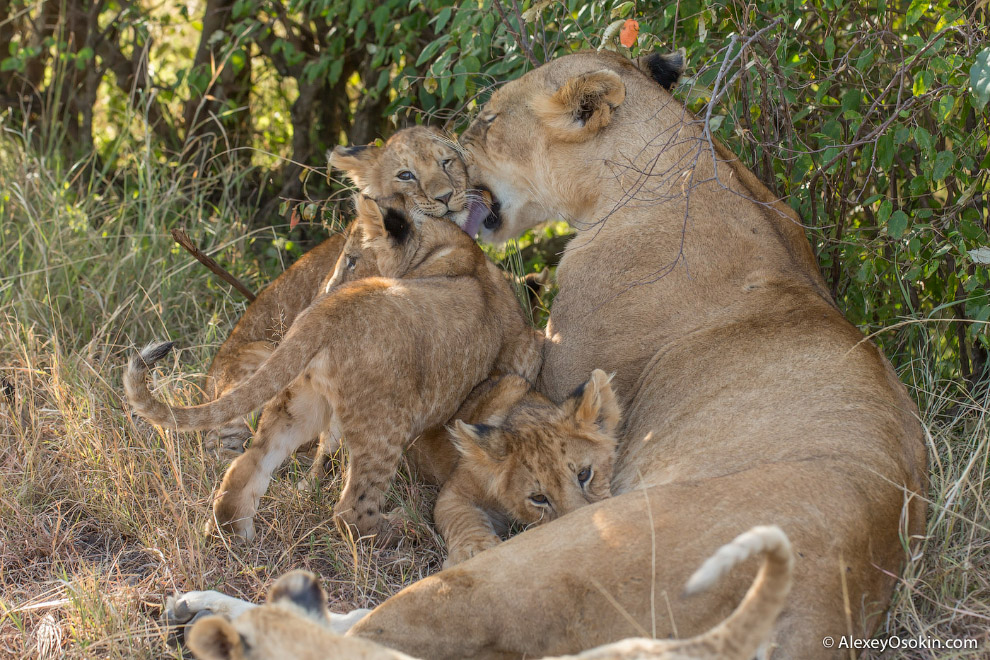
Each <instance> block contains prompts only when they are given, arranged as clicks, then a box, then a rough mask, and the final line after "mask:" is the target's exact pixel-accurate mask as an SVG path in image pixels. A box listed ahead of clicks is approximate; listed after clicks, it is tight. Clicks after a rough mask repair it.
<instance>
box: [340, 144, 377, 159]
mask: <svg viewBox="0 0 990 660" xmlns="http://www.w3.org/2000/svg"><path fill="white" fill-rule="evenodd" d="M370 148H371V145H369V144H356V145H353V146H350V147H345V146H343V145H341V146H339V147H337V148H336V149H335V150H334V151H336V152H337V153H339V154H340V155H341V156H357V155H358V154H359V153H361V152H362V151H364V150H366V149H370Z"/></svg>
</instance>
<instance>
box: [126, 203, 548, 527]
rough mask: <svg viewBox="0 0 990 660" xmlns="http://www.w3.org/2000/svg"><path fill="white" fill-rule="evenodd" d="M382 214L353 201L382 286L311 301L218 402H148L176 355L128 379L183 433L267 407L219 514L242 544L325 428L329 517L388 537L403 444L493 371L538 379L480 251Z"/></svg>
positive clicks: (143, 406)
mask: <svg viewBox="0 0 990 660" xmlns="http://www.w3.org/2000/svg"><path fill="white" fill-rule="evenodd" d="M380 203H381V204H382V206H379V204H378V203H376V202H374V201H372V200H371V199H370V198H367V197H363V196H362V197H359V198H358V199H357V202H356V205H357V208H358V218H357V219H356V220H355V222H360V223H361V235H362V245H363V246H364V254H365V255H369V254H370V255H372V256H373V258H374V260H375V262H376V265H377V269H378V272H380V273H381V275H382V276H381V277H369V278H365V279H360V280H356V281H353V282H349V283H347V284H344V285H342V286H340V287H339V288H336V289H334V290H332V291H331V292H329V293H327V294H324V295H323V296H321V297H319V298H317V299H316V300H315V301H314V302H313V304H312V305H310V307H309V308H307V309H306V311H305V312H303V313H302V314H300V315H299V317H298V318H296V320H295V322H294V323H293V324H292V327H291V328H290V329H289V332H288V334H287V335H286V336H285V339H283V340H282V342H281V343H280V344H279V346H278V348H276V349H275V351H274V352H273V353H272V355H271V356H270V357H269V358H268V359H267V360H266V361H265V362H264V363H263V364H262V365H261V366H260V367H259V368H258V370H257V371H256V372H255V373H254V374H252V375H251V376H250V377H249V378H247V379H246V380H245V381H243V382H241V383H240V384H238V385H237V386H235V387H234V388H232V389H231V390H229V391H228V392H226V393H224V394H223V395H222V396H221V397H220V398H218V399H217V400H215V401H212V402H210V403H206V404H202V405H199V406H190V407H172V406H169V405H167V404H165V403H163V402H160V401H158V400H156V399H155V398H154V397H153V396H152V395H151V393H150V392H149V391H148V387H147V383H146V375H147V371H148V368H149V367H150V366H151V365H153V364H154V363H155V362H157V361H158V360H160V359H161V358H162V357H164V356H165V355H166V354H167V353H168V352H169V350H170V349H171V347H172V345H171V344H159V345H154V346H149V347H148V348H146V349H145V350H144V351H142V353H141V354H140V355H135V356H134V358H132V359H131V361H130V364H129V366H128V368H127V371H126V373H125V376H124V388H125V391H126V393H127V398H128V400H129V402H130V403H131V405H132V406H133V407H134V409H135V411H136V412H137V413H138V414H140V415H141V416H143V417H145V418H147V419H149V420H151V421H152V422H154V423H156V424H160V425H162V426H165V427H168V428H173V429H177V430H192V429H203V428H210V427H215V426H217V425H218V424H222V423H223V422H225V421H227V420H229V419H231V418H233V417H235V416H237V415H242V414H244V413H245V412H247V411H249V410H252V409H254V408H256V407H257V406H259V405H260V404H262V403H264V402H266V401H267V402H268V403H267V404H266V405H265V408H264V411H263V413H262V416H261V421H260V422H259V426H258V431H257V434H256V436H255V439H254V441H253V442H252V443H251V446H250V447H249V448H248V449H247V451H246V452H245V453H244V454H242V455H241V456H240V457H238V458H237V459H236V460H235V461H234V462H233V463H232V464H231V465H230V467H229V468H228V470H227V473H226V474H225V475H224V478H223V482H222V484H221V485H220V494H219V496H218V498H217V499H216V501H215V502H214V505H213V511H214V514H215V517H216V521H217V522H218V523H219V524H221V525H223V526H225V527H228V528H229V529H231V530H232V531H234V532H235V533H237V534H239V535H241V536H243V537H245V538H246V539H252V538H253V537H254V536H255V528H254V521H253V519H254V515H255V513H256V511H257V507H258V502H259V500H260V499H261V496H262V495H263V494H264V493H265V491H266V490H267V488H268V483H269V481H270V479H271V475H272V472H273V471H274V470H275V468H277V467H278V466H279V465H280V464H281V463H282V462H283V461H284V460H285V459H286V458H287V457H288V456H289V455H290V454H291V453H292V452H293V451H294V450H295V449H296V448H297V447H298V446H300V445H301V444H303V443H306V442H308V441H309V440H310V439H312V438H313V437H315V436H317V435H319V433H320V432H321V431H324V430H325V429H327V427H328V426H329V424H330V421H331V418H332V417H336V418H337V419H338V420H339V423H340V428H341V430H342V431H343V436H344V439H345V440H344V442H345V443H346V445H347V449H348V454H349V459H350V460H349V462H348V467H347V474H346V479H345V485H344V490H343V492H342V493H341V498H340V501H339V502H338V504H337V506H336V507H335V509H334V515H335V517H336V519H337V520H338V521H340V522H342V523H344V524H348V525H353V526H354V527H355V528H356V529H357V531H358V532H359V533H360V534H361V535H367V534H375V533H381V532H384V531H386V526H385V524H384V523H385V518H384V516H383V514H382V511H381V507H382V504H383V503H384V500H385V494H386V491H387V490H388V488H389V486H390V485H391V482H392V479H393V477H394V476H395V472H396V469H397V467H398V464H399V460H400V458H401V455H402V451H403V449H404V448H405V447H406V445H408V444H409V443H410V442H411V441H412V440H413V439H414V438H416V436H418V435H419V434H420V433H422V432H423V431H424V430H426V429H428V428H431V427H433V426H437V425H439V424H442V423H444V422H446V421H447V420H448V419H450V418H451V417H452V416H453V414H454V413H455V412H456V411H457V409H458V408H459V406H460V405H461V403H462V402H463V401H464V400H465V398H467V396H468V394H469V393H470V392H471V390H472V389H473V388H474V387H475V386H476V385H477V384H478V383H480V382H481V381H483V380H484V379H485V378H486V377H487V376H488V375H489V374H490V373H492V372H493V371H496V370H497V371H501V372H506V373H508V372H517V373H521V374H523V375H524V376H526V377H528V378H532V377H534V376H535V373H536V371H537V370H538V368H539V364H540V355H541V341H542V335H541V334H540V333H538V332H537V331H536V330H535V329H533V328H532V327H531V326H529V324H528V323H527V322H526V321H525V319H524V318H523V314H522V310H521V309H520V307H519V304H518V302H517V301H516V297H515V295H514V294H513V292H512V289H511V288H510V287H509V285H508V283H507V282H506V281H505V279H504V278H503V277H502V275H501V274H500V271H499V270H498V268H497V267H495V266H494V264H491V262H489V261H488V259H487V258H486V257H485V255H484V253H483V252H482V251H481V248H480V247H478V245H477V244H476V243H475V242H474V240H473V239H472V238H471V237H470V236H468V235H467V234H465V233H464V232H463V231H461V229H460V228H459V227H457V225H455V224H453V223H451V222H448V221H446V220H438V219H433V218H424V219H422V220H421V221H419V222H418V223H416V224H415V225H414V224H413V223H411V222H410V221H409V220H408V219H407V217H406V216H405V214H404V212H403V211H402V210H400V209H401V204H397V203H396V204H395V205H394V206H393V203H394V202H393V201H392V200H381V202H380ZM347 255H348V251H347V250H345V251H344V253H343V254H342V255H341V259H343V260H346V258H347ZM341 268H344V269H346V268H347V263H346V261H345V262H344V263H343V264H341V263H338V265H337V270H338V271H340V270H341Z"/></svg>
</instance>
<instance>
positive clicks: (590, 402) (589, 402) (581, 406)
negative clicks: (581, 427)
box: [568, 369, 622, 433]
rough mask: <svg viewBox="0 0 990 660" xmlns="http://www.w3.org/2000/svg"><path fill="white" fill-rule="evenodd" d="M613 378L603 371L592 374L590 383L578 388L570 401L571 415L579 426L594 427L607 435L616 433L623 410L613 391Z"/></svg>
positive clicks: (596, 370)
mask: <svg viewBox="0 0 990 660" xmlns="http://www.w3.org/2000/svg"><path fill="white" fill-rule="evenodd" d="M611 381H612V376H610V375H608V374H606V373H605V372H604V371H602V370H601V369H595V370H594V371H592V372H591V378H589V379H588V382H586V383H584V384H583V385H581V386H580V387H578V388H577V389H576V390H575V391H574V394H572V395H571V396H570V398H569V399H568V404H569V406H570V409H571V414H572V415H573V416H574V419H575V420H576V421H577V422H578V423H579V424H587V425H593V426H597V427H598V428H600V429H601V430H602V431H604V432H605V433H614V432H615V430H616V428H618V426H619V422H620V421H621V419H622V410H621V409H620V408H619V402H618V400H617V399H616V397H615V392H613V391H612V384H611Z"/></svg>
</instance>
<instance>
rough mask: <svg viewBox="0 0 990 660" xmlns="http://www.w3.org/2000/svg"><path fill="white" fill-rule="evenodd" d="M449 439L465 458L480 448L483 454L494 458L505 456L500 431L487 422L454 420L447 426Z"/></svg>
mask: <svg viewBox="0 0 990 660" xmlns="http://www.w3.org/2000/svg"><path fill="white" fill-rule="evenodd" d="M447 430H448V431H449V432H450V439H451V441H452V442H453V443H454V447H455V448H456V449H457V451H458V452H459V453H460V454H461V456H464V457H466V458H470V457H471V456H477V453H478V450H479V449H480V450H481V451H482V452H483V453H484V455H485V456H487V457H488V458H492V459H495V460H501V459H503V458H505V445H504V443H503V441H502V434H501V432H500V431H499V430H498V429H497V428H495V427H494V426H488V425H487V424H466V423H465V422H462V421H461V420H459V419H458V420H454V425H453V426H449V427H447Z"/></svg>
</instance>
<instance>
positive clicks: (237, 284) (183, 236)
mask: <svg viewBox="0 0 990 660" xmlns="http://www.w3.org/2000/svg"><path fill="white" fill-rule="evenodd" d="M172 238H173V239H175V242H176V243H178V244H179V245H181V246H182V247H184V248H185V249H186V251H188V252H189V254H191V255H192V256H194V257H196V259H197V261H199V263H201V264H203V265H204V266H206V267H207V268H209V269H210V270H211V271H213V273H214V274H215V275H217V276H218V277H219V278H220V279H222V280H223V281H224V282H226V283H227V284H229V285H231V286H232V287H234V288H235V289H237V290H238V291H240V292H241V293H242V294H244V297H245V298H247V299H248V301H249V302H254V299H255V298H256V296H255V295H254V294H253V293H252V292H251V289H249V288H247V287H246V286H245V285H244V283H243V282H241V281H240V280H239V279H237V278H236V277H234V276H233V275H231V274H230V273H229V272H227V271H226V270H225V269H224V267H223V266H221V265H220V264H218V263H217V262H216V261H214V260H213V258H212V257H210V256H209V255H208V254H206V253H205V252H203V251H202V250H200V249H199V248H198V247H196V246H195V245H193V242H192V239H190V238H189V235H188V234H187V233H186V230H185V229H173V230H172Z"/></svg>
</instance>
